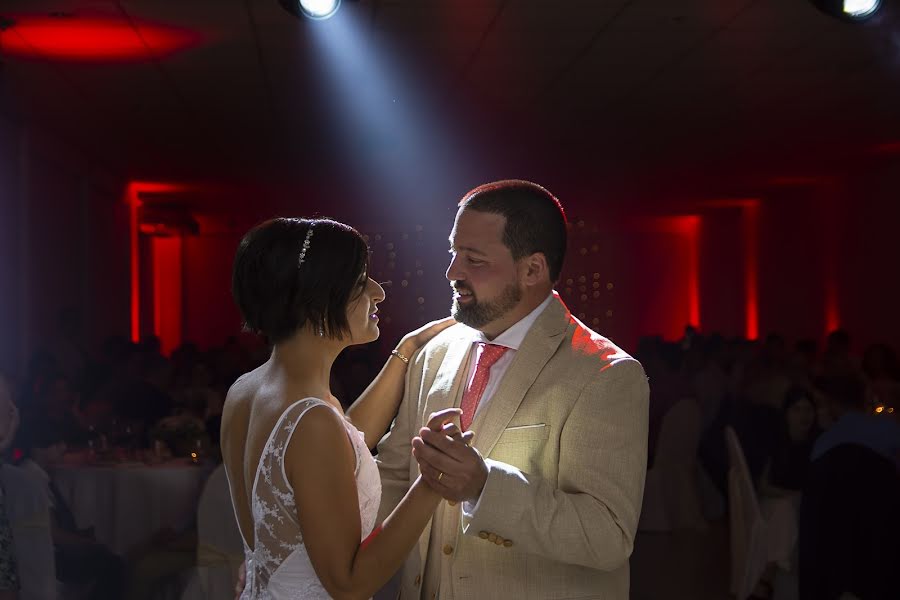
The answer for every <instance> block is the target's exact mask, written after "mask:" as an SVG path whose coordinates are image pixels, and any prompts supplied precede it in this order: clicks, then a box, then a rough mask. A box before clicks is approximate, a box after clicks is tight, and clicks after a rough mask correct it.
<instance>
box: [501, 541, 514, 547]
mask: <svg viewBox="0 0 900 600" xmlns="http://www.w3.org/2000/svg"><path fill="white" fill-rule="evenodd" d="M503 545H504V546H505V547H507V548H509V547H510V546H512V540H503Z"/></svg>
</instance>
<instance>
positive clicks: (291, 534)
mask: <svg viewBox="0 0 900 600" xmlns="http://www.w3.org/2000/svg"><path fill="white" fill-rule="evenodd" d="M319 405H323V406H326V407H328V408H330V409H331V410H334V408H333V407H332V406H331V405H330V404H328V403H327V402H325V401H324V400H320V399H318V398H304V399H303V400H298V401H297V402H295V403H294V404H292V405H291V406H289V407H288V408H287V410H285V411H284V413H283V414H282V415H281V417H280V418H279V419H278V422H277V423H276V424H275V427H274V428H273V430H272V433H271V434H270V436H269V440H268V441H267V442H266V445H265V447H264V448H263V452H262V456H261V457H260V459H259V466H258V467H257V471H256V477H255V479H254V482H253V488H252V489H251V493H250V498H251V510H252V516H253V533H254V540H255V544H254V548H252V549H251V548H250V546H249V544H247V541H246V539H245V540H244V554H245V556H246V558H247V585H246V587H245V588H244V593H243V594H242V595H241V600H257V599H259V600H288V599H290V600H293V599H297V600H299V599H303V600H307V599H316V600H318V599H320V598H321V599H325V598H329V596H328V593H327V592H326V591H325V588H324V587H323V586H322V584H321V582H320V581H319V578H318V577H317V576H316V573H315V570H314V569H313V567H312V563H310V561H309V555H308V554H307V553H306V547H305V546H304V543H303V539H302V535H301V533H300V524H299V521H298V518H297V506H296V504H295V502H294V490H293V488H291V485H290V483H289V482H288V479H287V476H286V475H285V471H284V453H285V449H286V448H287V447H288V444H289V443H290V441H291V437H292V436H293V434H294V430H295V429H296V427H297V423H299V422H300V419H301V418H303V415H304V414H306V411H308V410H309V409H311V408H313V407H315V406H319ZM335 412H337V411H335ZM341 421H342V422H343V423H344V425H345V427H346V429H347V434H348V436H349V437H350V441H351V443H352V444H353V449H354V451H355V453H356V490H357V496H358V499H359V515H360V522H361V524H362V539H365V538H366V536H368V535H369V534H370V533H371V532H372V529H373V528H374V526H375V520H376V518H377V515H378V504H379V502H380V501H381V479H380V478H379V475H378V467H377V466H376V465H375V460H374V459H373V458H372V455H371V454H370V453H369V449H368V448H367V447H366V443H365V439H364V437H363V434H362V432H361V431H359V430H358V429H356V428H355V427H354V426H353V425H351V424H350V423H349V422H348V421H347V420H346V419H345V418H344V417H343V415H341ZM313 485H314V483H313ZM362 539H361V540H360V541H362Z"/></svg>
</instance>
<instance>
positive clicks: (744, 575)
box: [725, 427, 769, 600]
mask: <svg viewBox="0 0 900 600" xmlns="http://www.w3.org/2000/svg"><path fill="white" fill-rule="evenodd" d="M725 446H726V447H727V449H728V465H729V468H728V512H729V518H730V538H731V593H732V594H734V596H735V598H736V599H737V600H745V599H746V598H747V597H749V596H750V594H751V593H752V592H753V588H754V587H755V586H756V584H757V582H759V578H760V577H761V576H762V574H763V572H764V571H765V569H766V566H767V565H768V563H769V549H768V523H767V522H766V520H765V519H764V518H763V515H762V512H761V511H760V508H759V501H758V500H757V497H756V490H755V489H754V487H753V480H752V479H751V478H750V470H749V469H748V468H747V461H746V459H745V458H744V451H743V449H742V448H741V443H740V441H739V440H738V437H737V434H736V433H735V432H734V429H732V428H731V427H725Z"/></svg>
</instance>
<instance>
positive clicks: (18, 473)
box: [0, 465, 58, 600]
mask: <svg viewBox="0 0 900 600" xmlns="http://www.w3.org/2000/svg"><path fill="white" fill-rule="evenodd" d="M0 477H2V480H3V489H4V490H5V504H6V513H7V517H8V518H9V524H10V529H11V530H12V537H13V544H14V552H15V556H16V563H17V566H18V571H19V584H20V587H21V589H20V591H19V600H56V598H57V595H58V590H57V582H56V561H55V559H54V554H53V539H52V537H51V535H50V500H49V497H48V496H47V484H46V482H43V481H41V480H40V478H39V476H38V475H37V474H36V473H34V472H32V471H29V470H27V469H22V468H19V467H14V466H12V465H3V466H2V468H0Z"/></svg>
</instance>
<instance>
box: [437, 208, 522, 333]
mask: <svg viewBox="0 0 900 600" xmlns="http://www.w3.org/2000/svg"><path fill="white" fill-rule="evenodd" d="M505 227H506V217H504V216H502V215H497V214H493V213H486V212H478V211H475V210H462V209H461V210H460V211H459V212H458V213H457V214H456V221H455V222H454V224H453V231H451V232H450V257H451V258H450V266H449V267H447V279H448V280H449V281H450V285H451V287H452V288H453V305H452V306H451V309H450V312H451V314H452V315H453V317H454V318H455V319H456V320H457V321H459V322H460V323H465V324H466V325H468V326H469V327H473V328H475V329H480V330H481V331H484V332H485V333H486V334H488V335H491V334H492V333H493V334H494V335H496V333H499V331H497V332H492V331H491V330H492V328H494V326H496V325H497V324H498V323H502V322H503V321H504V317H506V316H507V315H508V314H509V313H510V312H511V311H512V310H513V309H514V308H515V307H516V306H517V305H518V304H519V302H520V301H521V299H522V287H521V285H520V284H519V280H518V267H517V265H516V261H515V260H513V257H512V253H511V252H510V251H509V248H507V247H506V245H505V244H504V243H503V230H504V228H505ZM507 326H508V325H507ZM502 329H503V328H501V329H500V331H502Z"/></svg>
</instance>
